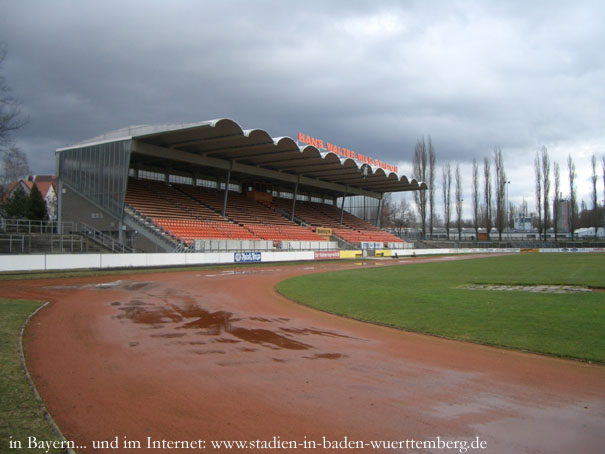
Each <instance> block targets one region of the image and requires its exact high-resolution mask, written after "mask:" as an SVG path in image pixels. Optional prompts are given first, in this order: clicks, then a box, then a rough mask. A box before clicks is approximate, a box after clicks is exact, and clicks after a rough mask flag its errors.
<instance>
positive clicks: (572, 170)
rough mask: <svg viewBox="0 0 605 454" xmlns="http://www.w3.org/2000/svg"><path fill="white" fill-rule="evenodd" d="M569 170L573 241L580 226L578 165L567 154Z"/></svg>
mask: <svg viewBox="0 0 605 454" xmlns="http://www.w3.org/2000/svg"><path fill="white" fill-rule="evenodd" d="M567 171H568V172H569V230H570V232H571V239H572V241H573V239H574V236H575V231H576V228H577V226H578V199H577V197H576V183H575V181H576V165H575V164H574V162H573V160H572V159H571V155H569V156H567Z"/></svg>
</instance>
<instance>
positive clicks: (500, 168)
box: [494, 147, 506, 240]
mask: <svg viewBox="0 0 605 454" xmlns="http://www.w3.org/2000/svg"><path fill="white" fill-rule="evenodd" d="M494 171H495V173H496V175H495V177H496V182H495V183H496V184H495V189H496V229H498V239H499V240H502V231H503V230H504V227H505V226H506V198H505V192H506V174H505V173H504V161H503V160H502V150H501V149H500V147H495V148H494Z"/></svg>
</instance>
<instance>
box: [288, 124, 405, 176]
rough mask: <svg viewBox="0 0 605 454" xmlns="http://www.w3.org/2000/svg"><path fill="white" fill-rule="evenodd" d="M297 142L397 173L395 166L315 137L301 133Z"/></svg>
mask: <svg viewBox="0 0 605 454" xmlns="http://www.w3.org/2000/svg"><path fill="white" fill-rule="evenodd" d="M298 142H299V143H304V144H306V145H311V146H313V147H315V148H318V149H321V150H327V151H329V152H331V153H335V154H337V155H339V156H344V157H345V158H350V159H355V160H356V161H359V162H363V163H364V164H369V165H371V166H376V167H380V168H381V169H385V170H390V171H391V172H397V166H394V165H392V164H387V163H386V162H383V161H380V160H378V159H374V158H371V157H368V156H366V155H363V154H361V153H356V152H354V151H353V150H349V149H348V148H344V147H340V146H338V145H334V144H331V143H329V142H325V141H324V140H322V139H316V138H315V137H311V136H308V135H306V134H303V133H302V132H299V133H298Z"/></svg>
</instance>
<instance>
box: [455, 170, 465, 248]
mask: <svg viewBox="0 0 605 454" xmlns="http://www.w3.org/2000/svg"><path fill="white" fill-rule="evenodd" d="M455 197H456V228H457V229H458V241H460V240H461V239H462V202H464V200H463V199H462V177H461V176H460V164H456V196H455Z"/></svg>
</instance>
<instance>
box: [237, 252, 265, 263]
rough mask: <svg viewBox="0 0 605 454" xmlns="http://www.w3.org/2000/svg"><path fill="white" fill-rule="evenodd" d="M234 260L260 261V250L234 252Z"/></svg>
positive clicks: (239, 261) (245, 261)
mask: <svg viewBox="0 0 605 454" xmlns="http://www.w3.org/2000/svg"><path fill="white" fill-rule="evenodd" d="M233 261H234V262H235V263H247V262H260V261H261V253H260V252H234V253H233Z"/></svg>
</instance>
